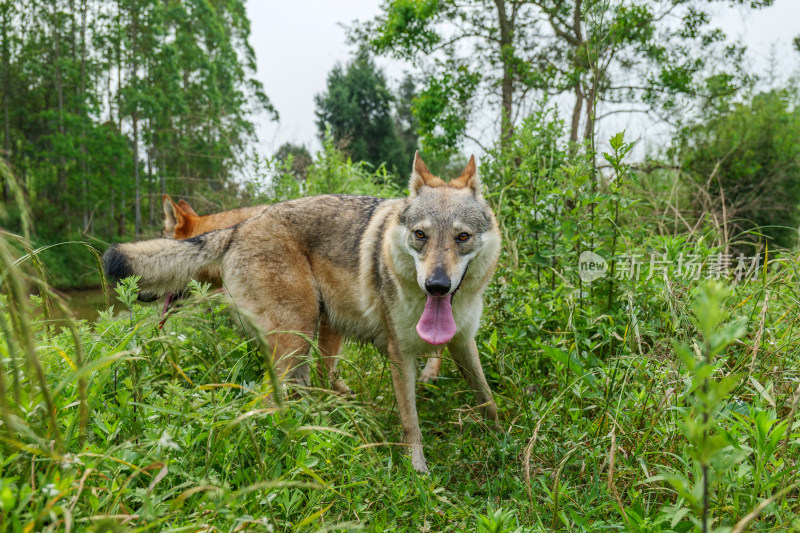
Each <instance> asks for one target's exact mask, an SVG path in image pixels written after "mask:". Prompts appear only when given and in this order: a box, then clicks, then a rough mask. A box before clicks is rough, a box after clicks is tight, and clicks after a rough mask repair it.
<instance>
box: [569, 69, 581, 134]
mask: <svg viewBox="0 0 800 533" xmlns="http://www.w3.org/2000/svg"><path fill="white" fill-rule="evenodd" d="M582 110H583V92H581V82H580V80H578V81H577V82H576V84H575V105H574V106H573V108H572V126H571V127H570V131H569V140H570V142H571V143H572V144H573V146H574V145H575V143H577V142H578V129H579V128H580V125H581V111H582Z"/></svg>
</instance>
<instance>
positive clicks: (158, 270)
mask: <svg viewBox="0 0 800 533" xmlns="http://www.w3.org/2000/svg"><path fill="white" fill-rule="evenodd" d="M235 234H236V226H233V227H231V228H226V229H220V230H216V231H211V232H208V233H204V234H202V235H198V236H197V237H193V238H191V239H186V240H182V241H177V240H174V239H151V240H149V241H140V242H131V243H122V244H113V245H111V246H110V247H109V248H108V250H106V253H105V254H103V270H104V271H105V273H106V276H108V277H109V278H110V279H112V280H113V281H115V282H117V281H119V280H121V279H123V278H127V277H128V276H140V279H139V299H140V300H142V301H152V300H155V299H156V298H160V297H162V296H164V295H165V294H167V293H168V292H180V291H181V290H182V289H184V288H185V287H186V285H187V283H189V281H190V280H191V279H195V278H199V277H200V276H201V275H202V273H203V272H204V271H205V269H206V268H207V267H208V266H209V265H211V264H213V263H218V262H219V261H221V259H222V257H223V256H224V255H225V252H226V251H227V250H228V248H229V247H230V245H231V243H232V242H233V239H234V236H235Z"/></svg>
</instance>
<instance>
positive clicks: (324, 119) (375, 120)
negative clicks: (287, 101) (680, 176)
mask: <svg viewBox="0 0 800 533" xmlns="http://www.w3.org/2000/svg"><path fill="white" fill-rule="evenodd" d="M393 100H394V98H393V96H392V93H391V91H390V90H389V89H388V87H387V84H386V78H385V76H384V75H383V72H381V71H380V70H379V69H378V68H377V67H376V66H375V63H374V61H373V60H372V59H371V58H370V57H369V55H368V54H367V53H366V52H365V51H363V50H362V51H360V52H359V53H358V54H357V55H356V57H355V58H354V59H353V60H352V61H350V63H348V64H347V67H346V68H343V67H342V66H341V65H336V66H335V67H334V68H333V70H331V72H330V74H329V75H328V81H327V89H326V91H325V92H324V93H322V94H319V95H317V96H316V97H315V98H314V101H315V102H316V106H317V111H316V114H317V126H318V128H319V132H320V136H321V137H323V136H324V135H326V132H327V131H328V130H330V132H331V134H332V135H333V139H334V140H335V141H336V143H337V145H338V146H339V147H340V148H342V149H343V150H344V151H345V152H346V153H347V154H348V155H349V156H350V157H351V158H352V159H353V160H354V161H367V162H368V163H370V164H372V165H373V166H375V167H378V166H380V165H381V164H384V163H385V164H386V166H387V168H388V169H389V170H390V171H391V172H394V173H397V172H399V171H401V170H402V171H404V170H405V167H406V166H408V162H407V161H406V160H407V159H408V155H407V154H405V153H403V147H402V146H401V143H400V140H399V139H398V136H397V131H396V129H395V122H394V117H393V115H392V104H393Z"/></svg>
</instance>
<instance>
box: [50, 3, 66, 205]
mask: <svg viewBox="0 0 800 533" xmlns="http://www.w3.org/2000/svg"><path fill="white" fill-rule="evenodd" d="M52 5H53V38H54V39H55V53H56V57H55V64H56V96H57V98H58V133H59V134H60V135H61V138H62V140H63V138H64V87H63V80H62V78H61V37H60V32H59V24H58V2H57V0H53V1H52ZM66 166H67V159H66V157H64V155H61V157H60V158H59V164H58V169H57V170H56V174H57V176H58V192H59V195H60V196H61V207H62V209H63V211H64V214H65V215H66V218H67V220H69V213H67V197H68V196H69V194H68V192H67V175H66V174H65V173H64V169H65V167H66Z"/></svg>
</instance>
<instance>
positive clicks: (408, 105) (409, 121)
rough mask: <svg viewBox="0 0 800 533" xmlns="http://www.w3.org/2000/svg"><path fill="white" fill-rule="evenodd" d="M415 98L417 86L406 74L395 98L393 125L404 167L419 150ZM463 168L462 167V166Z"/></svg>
mask: <svg viewBox="0 0 800 533" xmlns="http://www.w3.org/2000/svg"><path fill="white" fill-rule="evenodd" d="M415 98H417V85H416V83H415V82H414V78H413V77H412V76H411V75H410V74H408V73H406V75H405V77H403V81H402V82H401V83H400V87H399V88H398V89H397V95H396V96H395V106H394V107H395V114H394V125H395V129H396V130H397V137H398V140H399V141H400V144H401V146H402V153H403V154H404V155H405V158H406V160H407V161H406V166H409V165H410V163H408V161H409V160H412V159H411V158H412V156H413V154H414V152H416V151H417V149H418V148H419V120H418V119H417V117H416V116H415V115H414V104H413V102H414V99H415ZM462 167H463V165H462Z"/></svg>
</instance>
